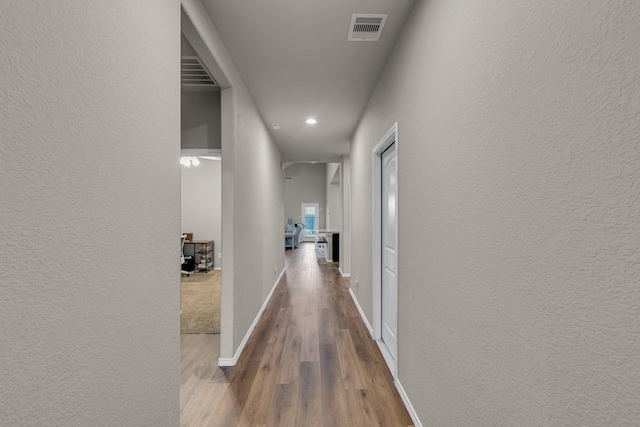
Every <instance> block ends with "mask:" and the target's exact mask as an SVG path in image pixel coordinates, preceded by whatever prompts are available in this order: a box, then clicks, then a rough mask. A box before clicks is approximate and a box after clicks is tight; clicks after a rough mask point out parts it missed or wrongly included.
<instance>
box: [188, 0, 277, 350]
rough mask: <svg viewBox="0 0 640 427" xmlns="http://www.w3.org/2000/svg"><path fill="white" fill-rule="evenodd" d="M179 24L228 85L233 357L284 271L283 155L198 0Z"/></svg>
mask: <svg viewBox="0 0 640 427" xmlns="http://www.w3.org/2000/svg"><path fill="white" fill-rule="evenodd" d="M182 7H183V11H184V15H183V25H182V29H183V32H184V34H185V36H186V37H187V38H188V39H189V42H190V43H191V44H192V46H193V47H194V49H196V51H197V52H198V54H199V56H200V57H201V59H202V60H203V62H204V63H205V64H206V65H207V67H208V68H209V70H211V71H212V73H213V74H214V78H215V79H216V81H218V82H219V83H220V84H221V86H222V87H223V88H224V89H223V91H222V93H221V105H222V112H221V113H222V122H221V124H222V126H221V133H222V153H223V158H222V199H223V200H222V240H223V242H222V243H223V244H224V247H225V254H224V257H223V260H222V261H223V262H222V270H223V274H222V313H221V337H220V356H221V357H222V358H224V359H232V358H233V357H234V356H238V354H237V350H238V349H239V347H240V344H241V342H242V340H243V338H244V337H245V335H246V333H247V331H248V330H249V328H250V326H251V323H252V322H253V320H254V319H255V318H256V315H257V314H258V312H259V310H260V308H261V306H262V304H263V302H264V301H265V299H266V297H267V295H268V294H269V291H270V290H271V289H272V287H273V286H274V284H275V281H276V279H277V277H278V275H279V274H280V272H282V270H283V269H284V238H283V229H284V174H283V172H282V170H281V169H280V162H281V155H280V152H279V151H278V149H277V147H276V145H275V143H274V142H273V140H272V139H271V135H270V134H269V131H268V129H267V127H266V126H265V124H264V122H263V120H262V117H261V116H260V114H259V113H258V110H257V108H256V106H255V104H254V102H253V100H252V99H251V96H250V94H249V93H248V91H247V90H246V87H245V86H244V83H243V82H242V79H241V78H240V74H239V73H238V71H237V69H236V68H235V65H234V64H233V61H232V60H231V58H230V56H229V54H228V52H227V51H226V49H225V47H224V44H223V43H222V41H221V39H220V36H219V35H218V34H217V32H216V30H215V28H214V26H213V24H212V22H211V19H210V18H209V17H208V15H207V12H206V10H205V9H204V7H203V5H202V3H201V2H200V1H199V0H183V1H182Z"/></svg>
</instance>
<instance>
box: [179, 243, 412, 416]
mask: <svg viewBox="0 0 640 427" xmlns="http://www.w3.org/2000/svg"><path fill="white" fill-rule="evenodd" d="M285 254H286V264H287V271H286V274H284V275H283V278H282V279H281V281H280V283H279V284H278V286H277V287H276V289H275V290H274V293H273V295H272V297H271V300H270V301H269V303H268V304H267V306H266V308H265V310H264V312H263V315H262V317H261V319H260V321H259V322H258V323H257V325H256V327H255V329H254V331H253V333H252V335H251V336H250V337H249V339H248V341H247V344H246V346H245V349H244V351H243V353H242V355H241V356H240V359H239V360H238V363H237V364H236V365H235V366H233V367H226V368H219V367H218V366H217V358H218V355H219V335H206V334H204V335H182V336H181V340H180V350H181V353H180V408H181V411H180V425H181V426H182V427H190V426H193V427H200V426H206V427H208V426H212V427H219V426H229V427H231V426H252V427H260V426H269V427H272V426H273V427H279V426H311V427H316V426H340V427H343V426H363V427H365V426H366V427H369V426H385V427H386V426H411V425H412V424H411V418H410V417H409V414H408V412H407V411H406V409H405V407H404V405H403V403H402V400H401V399H400V396H399V394H398V392H397V390H396V389H395V386H394V385H393V378H392V376H391V374H390V372H389V370H388V368H387V366H386V364H385V362H384V359H383V358H382V355H381V353H380V351H379V349H378V348H377V345H376V343H375V342H374V341H373V340H372V339H371V337H370V335H369V332H368V331H367V329H366V327H365V326H364V323H363V322H362V319H360V315H359V313H358V311H357V308H356V306H355V304H354V302H353V300H352V299H351V296H350V295H349V292H348V291H349V288H348V285H349V283H348V279H345V278H343V277H341V276H340V273H339V271H338V268H337V266H336V265H335V264H332V263H327V262H325V261H323V260H318V259H317V257H316V254H315V251H314V245H313V244H309V243H305V244H303V245H301V246H300V247H299V248H297V249H295V250H291V249H288V250H286V252H285Z"/></svg>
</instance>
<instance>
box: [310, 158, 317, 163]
mask: <svg viewBox="0 0 640 427" xmlns="http://www.w3.org/2000/svg"><path fill="white" fill-rule="evenodd" d="M309 163H313V164H316V163H318V161H317V160H315V159H312V160H309Z"/></svg>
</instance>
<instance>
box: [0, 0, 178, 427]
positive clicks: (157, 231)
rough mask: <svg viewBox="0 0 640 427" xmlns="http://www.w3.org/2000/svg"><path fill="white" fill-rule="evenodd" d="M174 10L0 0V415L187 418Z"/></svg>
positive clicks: (19, 422)
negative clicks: (182, 402)
mask: <svg viewBox="0 0 640 427" xmlns="http://www.w3.org/2000/svg"><path fill="white" fill-rule="evenodd" d="M179 8H180V3H179V2H178V1H177V0H176V1H173V0H165V1H156V0H153V1H151V0H141V1H135V2H132V1H128V0H112V1H107V2H78V1H70V0H49V1H37V2H33V1H28V2H25V1H20V0H4V1H2V2H0V88H1V89H0V92H2V94H1V95H0V135H2V137H1V141H0V242H1V244H0V260H1V262H0V330H2V334H1V335H0V348H1V350H0V378H1V380H0V425H2V426H83V427H84V426H176V425H178V424H179V415H180V407H179V372H178V369H179V363H180V355H179V345H180V335H179V329H180V328H179V326H180V325H179V312H180V295H179V286H180V272H179V270H180V263H179V258H178V254H179V248H180V241H179V239H178V235H179V233H180V164H179V162H178V160H179V156H180V64H179V56H180V38H179V34H180V14H179ZM150 70H151V71H152V72H149V71H150Z"/></svg>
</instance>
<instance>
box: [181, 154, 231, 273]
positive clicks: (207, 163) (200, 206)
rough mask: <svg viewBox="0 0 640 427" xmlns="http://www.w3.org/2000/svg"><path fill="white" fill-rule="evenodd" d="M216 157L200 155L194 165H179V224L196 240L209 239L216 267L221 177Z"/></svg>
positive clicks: (216, 266)
mask: <svg viewBox="0 0 640 427" xmlns="http://www.w3.org/2000/svg"><path fill="white" fill-rule="evenodd" d="M220 163H221V162H220V160H207V159H201V160H200V164H199V165H198V166H195V167H194V166H192V167H190V168H185V167H181V168H180V169H181V174H180V177H181V181H180V187H181V191H180V200H181V209H180V212H181V214H180V226H181V230H182V232H183V233H193V238H194V239H197V240H202V239H206V240H213V241H214V244H215V248H214V249H215V254H214V257H213V258H214V259H213V263H214V266H215V268H220V267H221V266H222V265H221V261H222V260H221V259H220V258H218V253H220V252H222V177H221V165H220Z"/></svg>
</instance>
